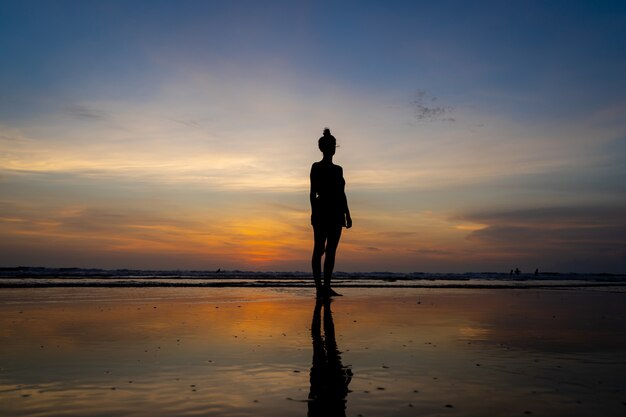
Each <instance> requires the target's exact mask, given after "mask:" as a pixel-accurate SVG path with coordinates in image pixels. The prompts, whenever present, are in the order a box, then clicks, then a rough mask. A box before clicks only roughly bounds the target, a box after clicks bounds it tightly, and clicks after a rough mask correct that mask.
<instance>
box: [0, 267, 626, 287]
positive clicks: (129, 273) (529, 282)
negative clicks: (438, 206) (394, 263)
mask: <svg viewBox="0 0 626 417" xmlns="http://www.w3.org/2000/svg"><path fill="white" fill-rule="evenodd" d="M333 284H334V286H336V287H355V288H387V287H388V288H397V287H401V288H545V287H589V288H611V289H619V288H622V287H626V274H605V273H604V274H603V273H599V274H576V273H554V272H546V273H540V274H538V275H535V274H534V273H531V274H524V273H522V274H519V275H510V274H508V273H499V272H466V273H426V272H411V273H397V272H337V273H335V276H334V280H333ZM312 286H313V280H312V277H311V273H310V272H301V271H293V272H258V271H239V270H232V271H221V270H219V271H206V270H204V271H202V270H143V269H85V268H45V267H11V268H0V288H1V287H5V288H16V287H287V288H297V287H303V288H306V287H312Z"/></svg>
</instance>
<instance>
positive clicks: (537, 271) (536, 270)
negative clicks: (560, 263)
mask: <svg viewBox="0 0 626 417" xmlns="http://www.w3.org/2000/svg"><path fill="white" fill-rule="evenodd" d="M535 276H536V277H538V276H539V268H535Z"/></svg>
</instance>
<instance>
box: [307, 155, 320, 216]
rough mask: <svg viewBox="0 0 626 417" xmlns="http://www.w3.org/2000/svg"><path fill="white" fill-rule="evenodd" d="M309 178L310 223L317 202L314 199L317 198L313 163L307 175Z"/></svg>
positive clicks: (315, 213) (315, 214)
mask: <svg viewBox="0 0 626 417" xmlns="http://www.w3.org/2000/svg"><path fill="white" fill-rule="evenodd" d="M309 178H310V180H311V190H310V192H309V201H310V202H311V224H313V223H314V221H313V219H314V218H315V217H317V212H316V211H317V210H316V209H317V204H316V201H315V200H317V190H318V183H317V181H318V180H317V169H316V165H315V164H313V165H312V166H311V174H310V175H309Z"/></svg>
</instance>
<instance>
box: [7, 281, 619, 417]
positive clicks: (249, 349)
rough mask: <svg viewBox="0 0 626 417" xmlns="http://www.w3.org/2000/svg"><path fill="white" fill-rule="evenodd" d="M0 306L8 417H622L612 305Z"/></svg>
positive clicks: (595, 301)
mask: <svg viewBox="0 0 626 417" xmlns="http://www.w3.org/2000/svg"><path fill="white" fill-rule="evenodd" d="M343 292H344V294H345V297H339V298H337V299H336V300H335V301H333V302H332V303H331V304H330V305H327V304H316V301H315V299H314V298H313V293H312V291H311V290H308V289H293V290H285V289H246V288H211V289H198V288H144V289H141V288H137V289H132V288H131V289H129V288H122V289H120V288H87V289H81V288H49V289H45V288H41V289H3V290H1V291H0V414H1V415H7V416H29V415H37V416H57V415H58V416H60V415H63V416H68V415H73V416H84V415H107V416H171V415H178V416H185V415H194V416H202V415H207V416H208V415H211V416H216V415H223V416H256V415H267V416H270V415H271V416H295V415H302V416H304V415H309V416H316V415H325V416H330V415H348V416H359V415H362V416H381V415H395V416H415V415H420V416H430V415H432V416H435V415H459V416H485V415H489V416H515V415H520V416H523V415H545V416H597V415H606V416H613V415H615V416H616V415H622V414H623V413H624V412H625V411H626V377H625V376H624V375H626V334H625V333H626V332H625V331H624V329H626V294H624V293H610V292H592V291H578V290H576V291H574V290H571V291H568V290H559V291H554V290H445V289H397V290H396V289H345V290H344V291H343Z"/></svg>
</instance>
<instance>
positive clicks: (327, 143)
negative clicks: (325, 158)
mask: <svg viewBox="0 0 626 417" xmlns="http://www.w3.org/2000/svg"><path fill="white" fill-rule="evenodd" d="M317 144H318V146H319V148H320V151H322V153H323V154H325V155H326V154H327V153H329V154H330V155H334V154H335V148H336V147H337V139H335V137H334V136H333V135H331V134H330V129H329V128H327V127H325V128H324V136H322V137H321V138H320V139H319V141H318V142H317Z"/></svg>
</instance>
